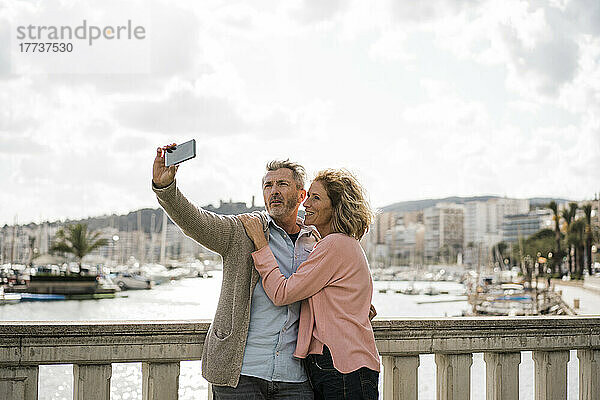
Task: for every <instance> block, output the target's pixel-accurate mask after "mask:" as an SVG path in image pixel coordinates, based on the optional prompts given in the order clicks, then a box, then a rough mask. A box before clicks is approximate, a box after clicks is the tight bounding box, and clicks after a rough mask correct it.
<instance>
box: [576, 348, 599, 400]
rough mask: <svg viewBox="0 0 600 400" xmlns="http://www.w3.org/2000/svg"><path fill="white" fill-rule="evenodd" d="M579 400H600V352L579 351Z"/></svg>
mask: <svg viewBox="0 0 600 400" xmlns="http://www.w3.org/2000/svg"><path fill="white" fill-rule="evenodd" d="M577 358H579V400H594V399H599V398H600V350H578V351H577Z"/></svg>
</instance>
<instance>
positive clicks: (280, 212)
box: [267, 198, 297, 218]
mask: <svg viewBox="0 0 600 400" xmlns="http://www.w3.org/2000/svg"><path fill="white" fill-rule="evenodd" d="M296 205H297V203H296V201H295V200H294V199H293V198H292V199H288V200H287V201H286V202H284V203H283V206H279V207H275V208H271V206H270V205H269V207H267V211H268V212H269V215H270V216H271V217H273V218H281V217H285V216H287V215H289V214H290V213H291V212H293V211H294V210H295V209H296Z"/></svg>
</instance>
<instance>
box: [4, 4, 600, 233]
mask: <svg viewBox="0 0 600 400" xmlns="http://www.w3.org/2000/svg"><path fill="white" fill-rule="evenodd" d="M142 4H143V5H144V7H141V5H142ZM598 16H600V3H598V2H597V1H586V0H580V1H576V0H572V1H562V0H555V1H550V2H544V3H539V2H534V1H531V2H523V1H507V2H502V3H498V2H494V1H482V2H477V3H476V4H471V3H465V2H457V1H453V0H446V1H443V0H435V1H431V2H393V1H384V2H378V3H377V4H370V3H364V2H360V1H351V2H316V1H300V0H298V1H293V2H285V3H278V4H276V5H272V4H267V3H265V2H262V1H251V2H247V3H244V4H228V3H226V2H221V1H211V2H204V3H200V4H196V3H193V2H191V1H179V2H176V3H172V2H171V3H167V2H165V1H162V0H151V1H146V2H143V3H142V2H141V1H139V0H135V1H128V2H118V1H114V0H109V1H106V2H103V3H102V4H95V5H91V4H88V3H85V2H78V1H71V2H61V1H58V0H49V1H45V2H17V1H6V2H5V3H4V7H0V38H2V39H3V40H1V41H0V110H2V111H0V160H1V161H2V162H1V163H0V174H2V176H4V177H6V178H8V179H7V183H5V190H2V191H0V226H3V225H4V224H12V223H13V221H14V218H15V215H18V219H19V223H23V222H28V221H37V222H40V221H45V220H57V219H65V218H71V219H77V218H85V217H88V216H93V215H103V214H113V213H116V214H122V213H126V212H128V211H130V210H136V209H140V208H145V207H150V208H156V207H157V202H156V199H155V197H154V194H153V193H152V191H151V190H150V176H151V174H150V173H151V165H152V160H153V158H154V155H155V150H156V147H157V146H160V145H163V144H167V143H172V142H183V141H186V140H188V139H191V138H195V139H196V140H197V142H198V156H197V158H196V159H194V160H191V161H188V162H186V163H184V164H182V165H181V168H180V169H179V173H178V177H179V179H178V184H179V185H180V187H181V189H182V191H183V192H184V193H185V194H186V195H187V196H188V198H189V199H190V200H192V201H193V202H194V203H195V204H198V205H204V204H218V201H219V199H233V200H234V201H244V200H245V201H246V202H249V201H250V199H251V197H252V196H255V198H256V203H257V204H258V205H262V194H261V191H260V178H261V177H262V175H263V172H264V166H265V163H266V162H267V161H268V160H271V159H274V158H288V157H289V158H291V159H293V160H297V161H299V162H300V163H302V164H304V165H305V166H306V168H307V170H308V173H309V178H310V177H311V176H314V174H315V172H316V171H318V170H319V169H322V168H326V167H345V168H348V169H350V170H351V171H353V172H355V173H356V174H357V175H358V178H359V179H360V180H361V182H363V183H364V185H365V187H366V189H367V190H368V192H369V194H370V199H371V202H372V204H373V205H374V206H375V207H382V206H385V205H388V204H392V203H394V202H398V201H408V200H414V199H431V198H444V197H447V196H454V195H458V196H473V195H487V194H491V195H498V196H501V197H503V196H507V197H511V198H531V197H560V198H567V199H572V200H584V199H589V200H591V199H593V198H594V195H595V193H597V192H599V191H600V181H599V180H598V178H597V173H596V171H598V170H599V169H600V157H598V155H599V154H600V120H599V119H598V117H597V116H598V115H600V57H599V55H600V18H599V17H598ZM83 20H86V21H88V23H89V25H94V26H104V25H107V24H112V23H115V24H117V23H118V24H121V23H125V22H127V21H128V20H131V21H133V24H134V25H136V26H137V25H140V26H143V27H144V29H145V33H146V36H147V38H146V39H145V40H146V41H145V42H143V44H144V46H146V47H143V46H142V47H136V48H134V50H136V53H135V54H136V55H140V57H138V60H137V61H136V62H142V61H143V60H146V61H144V62H145V64H144V63H143V62H142V64H136V65H135V66H136V68H137V67H140V65H141V67H145V70H143V69H144V68H141V69H139V68H138V69H139V70H135V68H133V64H132V63H133V61H131V63H125V62H123V61H122V60H127V57H125V56H126V54H124V53H123V51H122V50H119V48H118V46H119V45H126V44H127V43H126V42H124V41H121V43H119V44H113V43H107V41H104V42H102V41H97V42H96V43H94V44H93V46H91V48H92V49H97V50H98V52H99V53H101V54H108V56H109V57H108V60H109V61H112V64H113V65H112V67H111V68H113V69H109V68H108V67H106V69H105V70H101V71H98V70H92V69H91V67H92V66H91V65H90V64H91V63H90V60H91V58H90V56H89V52H88V53H85V54H88V56H85V57H83V56H82V55H81V54H83V53H82V52H78V51H76V50H77V49H78V48H79V49H81V50H83V49H84V48H83V46H81V45H79V44H76V45H75V51H74V52H73V53H72V54H70V55H68V57H70V58H69V60H71V61H72V62H71V65H72V66H73V68H74V67H77V68H80V70H78V71H75V72H70V73H54V72H55V71H53V68H54V67H55V65H54V64H53V62H54V61H56V60H58V58H56V57H55V56H56V55H54V54H43V56H44V57H45V58H44V62H42V63H37V62H36V60H37V61H39V60H41V59H40V58H39V57H37V56H39V55H29V56H30V57H29V58H23V55H20V54H16V53H15V51H16V49H17V43H16V42H15V40H16V38H17V36H16V33H17V31H16V27H17V26H27V25H28V24H31V23H34V22H35V23H36V24H42V25H56V26H60V25H65V24H68V25H70V26H78V25H80V24H81V23H82V21H83ZM115 43H116V42H115ZM138 44H140V46H141V44H142V42H141V41H140V42H139V43H138ZM77 46H80V47H77ZM85 46H87V44H86V45H85ZM110 46H113V47H110ZM85 49H88V50H89V48H88V47H85ZM113 50H114V51H113ZM117 50H119V51H120V52H119V51H117ZM78 57H79V58H78ZM119 60H121V64H119V62H120V61H119ZM115 65H116V67H115ZM95 67H97V65H96V66H95ZM86 68H88V69H86ZM119 68H120V69H121V70H119Z"/></svg>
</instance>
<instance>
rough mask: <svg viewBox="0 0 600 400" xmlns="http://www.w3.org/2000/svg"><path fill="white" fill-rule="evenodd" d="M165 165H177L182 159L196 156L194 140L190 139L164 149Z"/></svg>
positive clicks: (185, 159)
mask: <svg viewBox="0 0 600 400" xmlns="http://www.w3.org/2000/svg"><path fill="white" fill-rule="evenodd" d="M165 154H166V162H165V165H166V166H167V167H168V166H171V165H177V164H179V163H182V162H184V161H187V160H190V159H192V158H194V157H196V140H195V139H192V140H190V141H189V142H185V143H181V144H178V145H176V146H175V147H173V148H170V149H168V150H167V151H166V153H165Z"/></svg>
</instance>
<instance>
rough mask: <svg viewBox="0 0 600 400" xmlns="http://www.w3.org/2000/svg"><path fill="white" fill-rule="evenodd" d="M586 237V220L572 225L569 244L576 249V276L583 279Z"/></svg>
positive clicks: (580, 220)
mask: <svg viewBox="0 0 600 400" xmlns="http://www.w3.org/2000/svg"><path fill="white" fill-rule="evenodd" d="M584 237H585V220H584V219H583V218H580V219H578V220H576V221H574V222H573V223H572V224H571V227H570V229H569V242H570V244H571V246H573V248H574V249H575V259H574V266H575V274H576V275H578V276H579V277H581V275H582V274H583V249H584Z"/></svg>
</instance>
